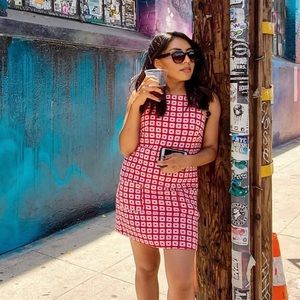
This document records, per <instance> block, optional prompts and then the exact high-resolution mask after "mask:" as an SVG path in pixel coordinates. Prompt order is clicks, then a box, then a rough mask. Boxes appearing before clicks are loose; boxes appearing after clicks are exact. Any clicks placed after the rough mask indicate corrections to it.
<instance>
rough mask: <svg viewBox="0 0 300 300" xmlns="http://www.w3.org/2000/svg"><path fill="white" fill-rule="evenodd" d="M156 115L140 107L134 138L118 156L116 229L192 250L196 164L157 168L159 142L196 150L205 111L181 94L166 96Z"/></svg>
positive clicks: (140, 238)
mask: <svg viewBox="0 0 300 300" xmlns="http://www.w3.org/2000/svg"><path fill="white" fill-rule="evenodd" d="M166 101H167V110H166V112H165V114H164V116H162V117H158V116H156V114H155V109H153V111H152V112H150V109H146V110H145V111H144V112H143V114H142V116H141V126H140V142H139V145H138V147H137V149H136V150H135V151H134V152H133V153H132V154H131V155H130V156H128V157H125V158H124V161H123V164H122V167H121V172H120V180H119V185H118V188H117V194H116V230H117V231H118V232H120V233H121V234H123V235H125V236H128V237H130V238H131V239H133V240H135V241H137V242H140V243H143V244H146V245H149V246H152V247H155V248H165V249H194V250H196V249H197V241H198V219H199V212H198V209H197V191H198V177H197V168H196V167H190V168H187V169H185V170H183V171H180V172H178V173H173V174H171V173H166V174H164V173H161V169H160V168H159V167H158V166H156V161H157V160H158V157H159V151H160V149H161V148H162V147H166V148H172V149H178V150H185V151H187V152H188V154H196V153H198V152H199V151H200V150H201V147H202V141H203V134H204V129H205V123H206V113H205V111H203V110H201V109H197V108H195V107H190V106H188V101H187V98H186V96H181V95H170V94H167V95H166Z"/></svg>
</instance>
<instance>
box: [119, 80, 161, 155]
mask: <svg viewBox="0 0 300 300" xmlns="http://www.w3.org/2000/svg"><path fill="white" fill-rule="evenodd" d="M151 92H157V93H160V94H163V91H162V90H161V88H160V87H159V82H158V80H157V79H156V78H154V77H148V76H146V77H145V79H144V80H143V82H142V83H141V85H140V87H139V89H138V90H137V91H134V92H133V93H132V94H131V96H130V97H129V100H128V104H127V111H126V115H125V118H124V123H123V127H122V129H121V132H120V135H119V145H120V151H121V153H122V154H123V155H124V156H129V155H130V154H131V153H133V152H134V151H135V149H136V148H137V146H138V144H139V141H140V123H141V113H140V107H141V105H143V104H144V103H145V101H146V100H147V99H148V98H149V99H152V100H154V101H160V99H159V98H158V97H156V96H154V95H153V94H151Z"/></svg>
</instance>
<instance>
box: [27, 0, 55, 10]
mask: <svg viewBox="0 0 300 300" xmlns="http://www.w3.org/2000/svg"><path fill="white" fill-rule="evenodd" d="M29 6H30V7H33V8H36V9H41V10H52V1H51V0H29Z"/></svg>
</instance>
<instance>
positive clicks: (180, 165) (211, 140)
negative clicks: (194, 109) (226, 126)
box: [158, 95, 221, 173]
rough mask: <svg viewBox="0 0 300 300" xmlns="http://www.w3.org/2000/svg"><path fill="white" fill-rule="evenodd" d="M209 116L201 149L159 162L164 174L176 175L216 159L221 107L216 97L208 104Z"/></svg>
mask: <svg viewBox="0 0 300 300" xmlns="http://www.w3.org/2000/svg"><path fill="white" fill-rule="evenodd" d="M209 111H210V113H211V115H210V116H209V118H208V120H207V123H206V126H205V131H204V137H203V145H202V149H201V150H200V151H199V152H198V153H197V154H192V155H182V154H171V155H169V156H168V157H167V158H166V159H165V160H163V161H159V162H158V166H160V167H163V168H162V172H164V173H176V172H179V171H182V170H184V169H186V168H189V167H199V166H203V165H205V164H208V163H210V162H212V161H214V160H215V159H216V156H217V152H218V137H219V119H220V114H221V106H220V102H219V99H218V97H217V96H216V95H214V97H213V101H212V102H211V103H210V104H209Z"/></svg>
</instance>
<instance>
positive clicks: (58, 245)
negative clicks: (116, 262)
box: [0, 212, 119, 290]
mask: <svg viewBox="0 0 300 300" xmlns="http://www.w3.org/2000/svg"><path fill="white" fill-rule="evenodd" d="M113 232H114V213H113V212H110V213H108V214H103V215H99V216H97V217H95V218H92V219H89V220H86V221H83V222H81V223H79V224H75V225H73V226H70V227H68V228H65V229H63V230H61V231H58V232H56V233H54V234H52V235H50V236H47V237H45V238H43V239H40V240H38V241H36V242H33V243H31V244H28V245H26V246H23V247H20V248H18V249H16V250H13V251H10V252H7V253H5V254H2V255H0V290H1V284H4V283H6V282H8V281H9V280H11V279H14V278H16V277H18V276H20V275H22V274H23V273H27V272H29V271H30V270H32V269H37V268H40V269H45V268H46V265H49V266H50V267H51V261H52V260H55V261H56V263H57V262H59V261H60V262H67V263H68V265H66V267H68V266H69V264H73V265H76V266H79V267H84V268H85V269H88V270H91V271H94V272H98V271H99V269H101V267H105V260H106V258H105V255H107V256H112V255H114V256H118V255H119V249H118V247H116V248H115V249H114V247H113V245H115V244H117V243H118V242H117V240H116V235H113V234H112V233H113ZM91 251H92V252H93V254H91ZM95 253H98V254H99V256H100V258H99V257H98V256H97V257H95ZM53 266H55V265H53ZM48 269H49V267H48ZM78 269H79V268H78ZM16 287H17V286H16Z"/></svg>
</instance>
